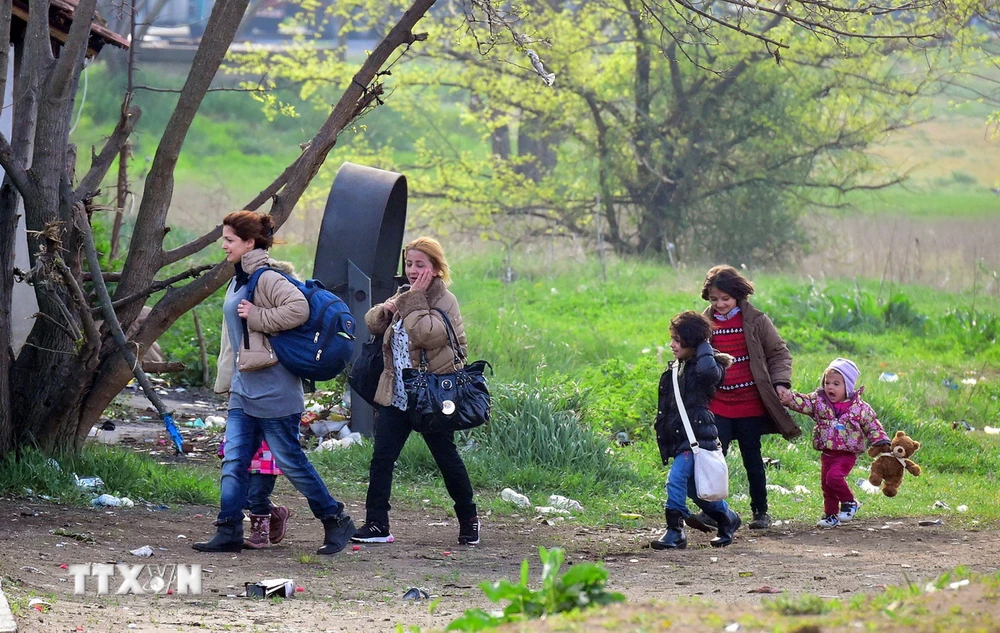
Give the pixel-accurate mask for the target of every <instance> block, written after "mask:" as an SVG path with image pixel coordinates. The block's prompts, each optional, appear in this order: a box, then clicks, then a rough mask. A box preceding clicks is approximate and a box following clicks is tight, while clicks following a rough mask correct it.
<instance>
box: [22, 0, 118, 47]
mask: <svg viewBox="0 0 1000 633" xmlns="http://www.w3.org/2000/svg"><path fill="white" fill-rule="evenodd" d="M77 3H78V0H49V31H50V33H51V34H52V37H53V38H54V39H56V40H58V41H60V42H65V41H66V37H67V36H68V35H69V28H70V26H71V25H72V24H73V14H74V13H75V12H76V5H77ZM13 14H14V18H15V19H20V20H22V21H24V22H27V21H28V0H14V11H13ZM106 24H107V23H106V22H105V21H104V20H103V19H101V17H100V16H95V18H94V24H93V25H92V26H91V28H90V42H89V43H88V45H87V55H88V56H89V57H94V56H96V55H97V53H99V52H100V51H101V49H102V48H103V47H104V45H105V44H112V45H114V46H117V47H118V48H122V49H127V48H128V47H129V41H128V39H127V38H126V37H124V36H122V35H119V34H118V33H115V32H114V31H112V30H111V29H109V28H108V27H107V26H106Z"/></svg>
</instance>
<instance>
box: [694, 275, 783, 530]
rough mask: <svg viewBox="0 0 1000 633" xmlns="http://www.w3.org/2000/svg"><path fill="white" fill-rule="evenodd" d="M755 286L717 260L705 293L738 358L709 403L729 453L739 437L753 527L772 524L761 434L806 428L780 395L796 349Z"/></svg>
mask: <svg viewBox="0 0 1000 633" xmlns="http://www.w3.org/2000/svg"><path fill="white" fill-rule="evenodd" d="M753 290H754V289H753V284H752V283H750V280H748V279H747V278H746V277H744V276H743V275H741V274H740V272H739V271H738V270H736V269H735V268H733V267H732V266H715V267H714V268H712V269H711V270H709V271H708V274H707V275H706V276H705V283H704V285H703V286H702V291H701V297H702V299H705V300H706V301H708V302H709V304H710V305H709V307H708V308H707V309H706V310H705V316H707V317H708V318H709V319H710V320H711V321H712V338H711V343H712V347H714V348H715V349H717V350H719V351H720V352H724V353H726V354H729V355H731V356H733V358H734V359H735V360H734V362H733V365H732V367H730V368H729V369H728V370H727V371H726V377H725V380H724V381H723V383H722V385H721V386H720V387H719V389H718V390H717V391H716V392H715V397H714V398H713V399H712V403H711V405H710V407H709V408H710V409H711V411H712V413H714V414H715V423H716V426H718V429H719V440H720V441H721V442H722V450H723V452H725V453H728V451H729V444H730V443H732V442H733V441H734V440H735V441H736V442H739V445H740V456H741V457H742V458H743V467H744V468H745V469H746V471H747V481H748V482H749V486H750V509H751V511H752V512H753V520H752V521H751V522H750V525H749V527H750V529H752V530H754V529H756V530H760V529H764V528H767V527H769V526H770V525H771V515H770V514H768V506H767V487H766V486H767V477H766V475H765V473H764V458H763V456H762V455H761V437H763V436H764V435H767V434H769V433H781V434H782V435H783V436H784V437H785V438H786V439H789V440H791V439H793V438H795V437H798V436H799V435H801V434H802V430H801V429H799V427H798V425H797V424H795V422H794V421H793V420H792V418H791V416H790V415H789V414H788V412H787V411H786V410H785V408H784V407H783V406H782V404H781V399H780V398H781V397H782V396H783V394H785V393H786V392H787V393H790V391H789V388H790V387H791V384H792V355H791V353H790V352H789V351H788V346H787V345H785V341H784V340H782V338H781V336H780V335H779V334H778V331H777V330H776V329H775V328H774V324H773V323H771V319H769V318H768V317H767V315H766V314H764V313H763V312H761V311H760V310H758V309H757V308H755V307H754V306H753V305H752V304H751V303H750V302H749V301H748V298H749V297H750V295H752V294H753ZM687 523H688V525H690V526H691V527H693V528H696V529H702V530H707V531H715V529H716V526H715V525H714V522H713V521H712V520H711V519H710V518H709V517H707V516H704V515H700V514H699V515H693V516H691V517H689V518H688V521H687Z"/></svg>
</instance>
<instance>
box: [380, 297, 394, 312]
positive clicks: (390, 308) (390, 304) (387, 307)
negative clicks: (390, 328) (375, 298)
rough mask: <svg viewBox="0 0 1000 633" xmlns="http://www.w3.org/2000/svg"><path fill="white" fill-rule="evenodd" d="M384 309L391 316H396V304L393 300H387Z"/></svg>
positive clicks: (383, 305)
mask: <svg viewBox="0 0 1000 633" xmlns="http://www.w3.org/2000/svg"><path fill="white" fill-rule="evenodd" d="M382 309H383V310H385V313H386V314H388V315H389V316H392V315H394V314H396V304H395V303H393V301H392V299H386V300H385V303H383V304H382Z"/></svg>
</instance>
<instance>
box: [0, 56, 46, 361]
mask: <svg viewBox="0 0 1000 633" xmlns="http://www.w3.org/2000/svg"><path fill="white" fill-rule="evenodd" d="M9 59H10V65H9V66H8V68H7V94H5V95H4V99H3V103H4V108H3V111H2V112H0V131H3V134H4V136H5V137H7V140H10V137H11V126H12V116H11V113H12V111H13V107H12V105H11V104H12V103H13V101H14V51H13V50H12V51H11V54H10V57H9ZM3 173H4V172H3V168H0V178H2V177H3ZM17 212H18V221H17V238H16V239H17V245H16V248H15V255H16V256H15V258H14V266H15V267H17V268H20V269H21V270H28V268H30V264H29V263H28V238H27V234H26V233H25V229H24V205H21V204H19V205H18V208H17ZM13 303H14V305H13V311H12V312H11V319H10V320H11V329H12V332H11V333H12V335H13V345H14V356H17V354H18V352H20V351H21V347H22V346H23V345H24V341H25V340H26V339H27V338H28V333H29V332H31V326H32V324H33V320H32V319H30V318H29V317H30V316H31V315H32V314H34V313H35V312H37V311H38V304H37V303H36V302H35V291H34V289H32V288H31V286H28V285H27V284H23V283H17V282H15V283H14V302H13Z"/></svg>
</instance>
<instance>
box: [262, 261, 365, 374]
mask: <svg viewBox="0 0 1000 633" xmlns="http://www.w3.org/2000/svg"><path fill="white" fill-rule="evenodd" d="M265 270H274V272H276V273H278V274H280V275H281V276H283V277H284V278H285V279H287V280H288V281H290V282H292V283H293V284H294V285H295V287H296V288H298V289H299V290H300V291H301V292H302V294H303V295H305V298H306V301H308V302H309V319H308V320H306V322H305V323H303V324H302V325H300V326H299V327H297V328H294V329H291V330H285V331H283V332H277V333H275V334H268V335H267V338H268V340H269V341H270V342H271V349H273V350H274V353H275V355H277V357H278V362H280V363H281V364H282V365H284V367H285V369H287V370H288V371H290V372H291V373H292V374H294V375H296V376H298V377H299V378H303V379H305V380H312V381H317V380H331V379H333V378H335V377H336V376H337V374H339V373H340V372H342V371H344V368H345V367H347V363H348V362H349V361H350V360H351V354H353V353H354V317H353V316H351V311H350V310H349V309H348V307H347V304H346V303H344V302H343V301H342V300H341V299H340V297H338V296H337V295H335V294H333V293H332V292H330V291H329V290H327V289H326V288H324V287H323V284H322V283H320V282H319V280H317V279H307V280H306V281H304V282H303V281H299V280H298V279H296V278H295V277H292V276H291V275H287V274H285V273H283V272H281V271H280V270H275V269H274V268H267V267H263V268H258V269H257V270H255V271H254V273H253V274H252V275H250V280H249V281H248V282H247V301H249V302H250V303H253V295H254V291H255V290H256V289H257V282H258V281H259V280H260V275H261V273H263V272H264V271H265Z"/></svg>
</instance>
